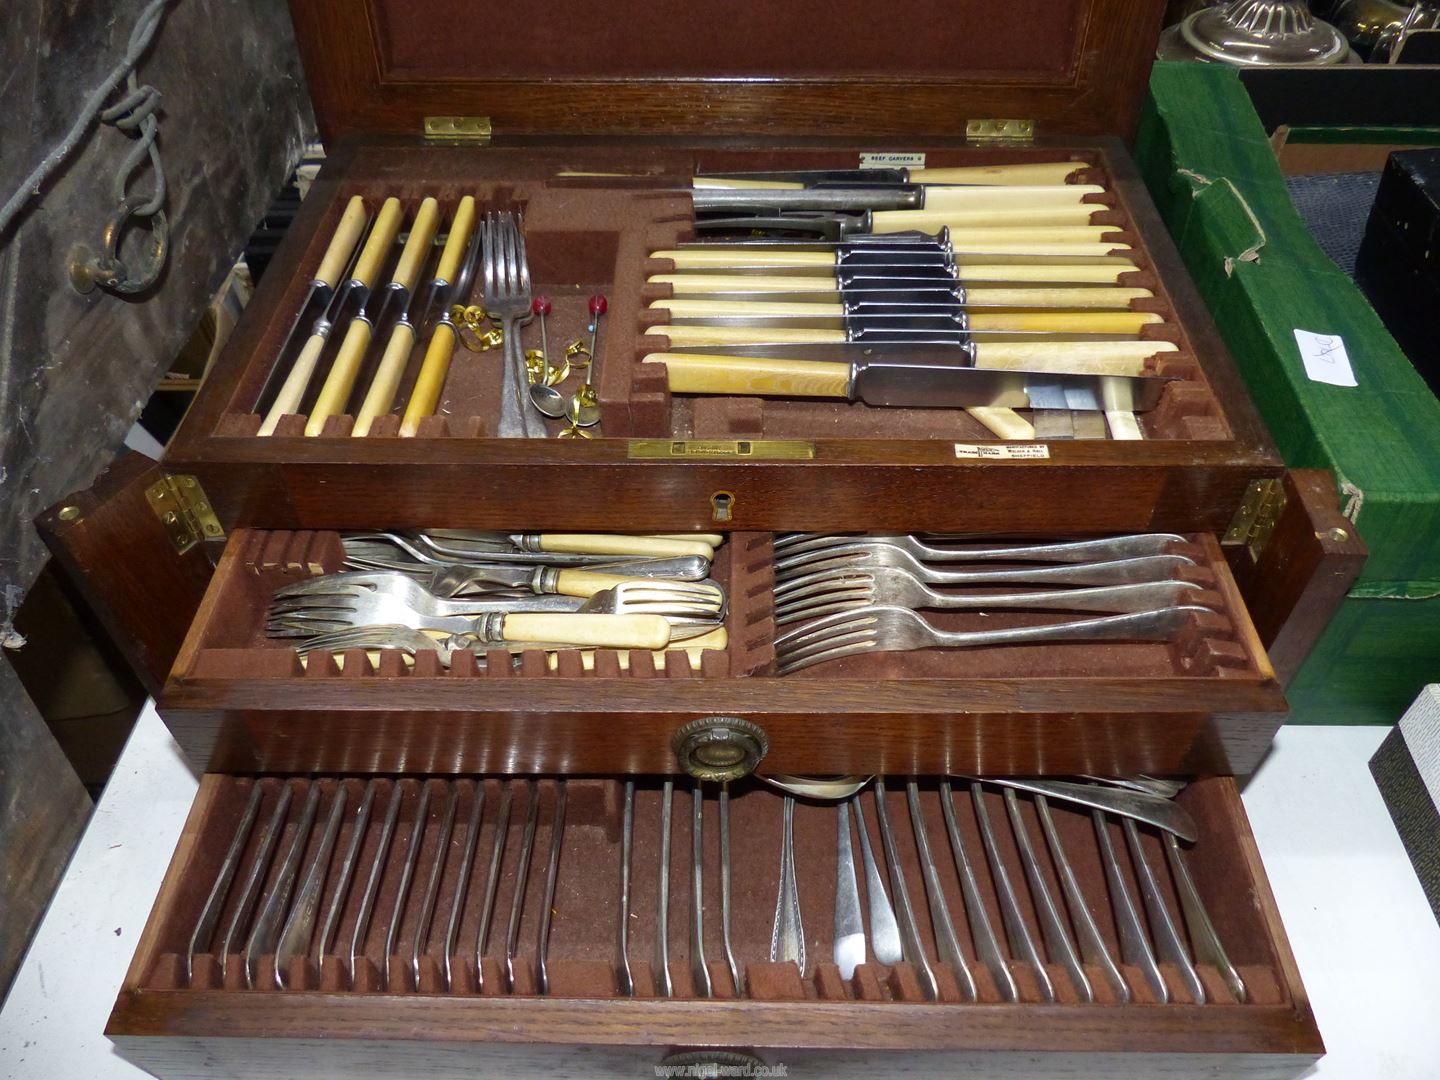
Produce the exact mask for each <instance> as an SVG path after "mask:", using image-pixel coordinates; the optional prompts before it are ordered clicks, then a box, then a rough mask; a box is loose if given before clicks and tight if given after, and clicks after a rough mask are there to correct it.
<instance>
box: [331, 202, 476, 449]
mask: <svg viewBox="0 0 1440 1080" xmlns="http://www.w3.org/2000/svg"><path fill="white" fill-rule="evenodd" d="M431 201H433V200H431ZM421 212H422V213H423V212H424V207H423V206H422V207H421ZM474 223H475V200H474V198H472V197H471V196H469V195H466V196H465V197H464V198H463V199H461V200H460V205H459V206H458V207H456V209H455V218H454V220H453V221H452V222H451V223H450V235H449V236H448V237H446V240H445V247H444V249H443V250H442V251H441V253H440V262H439V264H438V265H437V266H436V267H435V276H434V277H433V278H432V279H431V280H430V284H429V285H428V286H427V287H426V290H425V300H424V302H423V303H422V304H421V305H420V322H421V325H424V324H425V322H426V320H428V319H429V318H430V314H431V312H432V310H433V309H434V306H435V302H436V300H437V298H440V297H443V296H444V295H445V294H446V293H447V292H448V288H449V285H450V282H451V281H452V280H454V279H455V275H456V273H457V272H458V271H459V269H460V260H461V258H462V257H463V256H464V254H465V247H466V244H467V243H468V242H469V236H470V230H471V228H472V226H473V225H474ZM419 224H420V218H419V216H418V215H417V217H416V228H419ZM434 231H435V230H434V227H433V226H431V228H430V232H431V235H432V239H433V234H434ZM411 239H412V240H413V239H414V230H413V229H412V230H411ZM406 250H407V251H408V250H409V246H408V245H407V246H406ZM418 269H419V267H418V266H417V267H416V270H417V272H418ZM397 276H398V272H397ZM401 293H402V295H401V296H400V298H399V299H400V313H399V317H398V318H397V319H396V321H395V327H394V329H393V330H391V332H390V341H389V343H388V344H387V345H386V346H385V352H384V353H383V355H382V356H381V357H380V364H379V366H378V367H376V369H375V375H374V377H373V378H372V379H371V380H370V389H369V391H368V392H367V393H366V395H365V400H364V402H362V403H361V405H360V411H359V412H358V413H356V415H355V429H354V431H352V432H351V434H352V435H355V436H356V437H362V436H365V435H368V434H369V433H370V427H371V425H372V424H374V422H375V420H376V419H377V418H378V417H381V416H383V415H385V414H386V413H388V412H389V411H390V406H391V405H393V404H394V402H395V391H396V390H397V389H399V386H400V379H401V378H402V377H403V376H404V374H405V366H406V364H407V363H408V362H409V360H410V353H411V352H412V351H413V350H414V348H415V341H416V339H417V338H418V337H419V334H420V331H419V330H418V329H417V328H416V326H415V323H413V322H412V321H411V319H410V309H411V301H412V300H413V298H414V295H415V293H414V290H413V289H406V288H402V289H401Z"/></svg>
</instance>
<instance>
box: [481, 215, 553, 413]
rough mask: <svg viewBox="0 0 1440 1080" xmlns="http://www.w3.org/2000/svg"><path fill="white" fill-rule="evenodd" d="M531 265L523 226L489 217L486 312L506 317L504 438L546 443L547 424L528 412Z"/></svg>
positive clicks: (502, 322)
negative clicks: (524, 340)
mask: <svg viewBox="0 0 1440 1080" xmlns="http://www.w3.org/2000/svg"><path fill="white" fill-rule="evenodd" d="M530 299H531V298H530V260H529V258H528V257H527V255H526V252H525V237H524V234H523V232H522V231H521V226H520V223H519V221H518V220H517V219H516V216H515V214H513V213H511V212H510V211H508V210H507V211H502V212H500V213H496V212H494V211H491V212H488V213H486V215H485V307H486V308H487V309H489V310H490V311H493V312H494V313H495V314H496V315H498V316H499V317H500V331H501V333H502V334H503V335H504V338H505V341H504V357H505V371H504V381H503V385H502V389H501V398H500V426H499V434H500V436H501V437H502V438H526V439H533V438H544V437H545V427H544V422H543V421H542V420H541V419H540V417H539V416H537V415H536V414H534V413H532V412H531V411H530V410H529V409H527V408H526V407H525V402H526V398H527V396H528V389H529V385H530V380H529V379H528V378H527V376H526V373H525V350H524V349H523V348H522V347H521V344H520V327H522V326H524V325H526V324H527V323H529V322H530V319H531V316H532V312H531V310H530Z"/></svg>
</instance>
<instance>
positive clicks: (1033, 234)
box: [870, 210, 1117, 251]
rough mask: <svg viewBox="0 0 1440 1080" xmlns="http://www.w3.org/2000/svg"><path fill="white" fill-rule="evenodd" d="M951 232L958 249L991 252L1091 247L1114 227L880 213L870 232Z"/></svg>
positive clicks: (874, 216) (934, 212)
mask: <svg viewBox="0 0 1440 1080" xmlns="http://www.w3.org/2000/svg"><path fill="white" fill-rule="evenodd" d="M941 228H949V229H950V244H951V246H953V247H955V248H956V249H965V250H969V251H991V250H994V249H995V246H996V245H1003V244H1042V243H1046V242H1054V243H1057V244H1089V243H1098V242H1099V241H1100V240H1101V238H1103V237H1104V236H1106V235H1107V234H1109V233H1113V232H1116V231H1117V230H1116V228H1115V227H1114V226H1113V225H1043V226H1037V227H1034V228H1031V227H1028V226H1025V225H996V226H993V227H986V226H964V227H960V226H958V225H957V224H956V221H955V216H954V215H953V214H951V213H948V212H947V211H944V210H876V211H875V212H874V213H873V214H872V215H871V216H870V231H871V232H873V233H895V232H910V231H912V230H919V231H921V232H934V231H935V230H936V229H941Z"/></svg>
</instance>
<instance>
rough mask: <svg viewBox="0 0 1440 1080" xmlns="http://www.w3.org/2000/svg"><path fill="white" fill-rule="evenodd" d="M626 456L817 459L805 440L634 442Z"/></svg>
mask: <svg viewBox="0 0 1440 1080" xmlns="http://www.w3.org/2000/svg"><path fill="white" fill-rule="evenodd" d="M626 456H627V457H630V458H632V459H636V460H640V461H656V460H661V459H665V458H699V459H710V460H723V459H726V458H741V459H743V460H747V461H808V460H810V459H811V458H813V457H814V456H815V444H814V443H813V442H809V441H807V440H803V439H631V440H630V445H629V446H628V448H627V453H626Z"/></svg>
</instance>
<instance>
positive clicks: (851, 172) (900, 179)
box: [694, 161, 1090, 188]
mask: <svg viewBox="0 0 1440 1080" xmlns="http://www.w3.org/2000/svg"><path fill="white" fill-rule="evenodd" d="M1088 168H1090V163H1089V162H1088V161H1041V162H1030V163H1017V164H1011V165H971V166H965V167H962V168H954V169H924V168H918V169H812V170H804V169H801V170H790V171H780V172H734V173H715V174H707V175H703V176H697V177H695V180H694V186H695V187H696V188H726V187H745V186H757V187H777V186H788V187H796V188H801V187H812V186H814V185H817V184H857V183H859V184H876V183H890V184H975V185H1001V186H1006V185H1024V186H1027V187H1030V186H1036V185H1059V184H1068V183H1069V182H1070V181H1071V180H1072V179H1073V178H1074V177H1075V175H1076V174H1077V173H1079V172H1081V171H1083V170H1085V169H1088Z"/></svg>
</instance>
